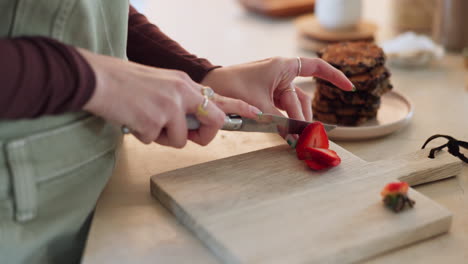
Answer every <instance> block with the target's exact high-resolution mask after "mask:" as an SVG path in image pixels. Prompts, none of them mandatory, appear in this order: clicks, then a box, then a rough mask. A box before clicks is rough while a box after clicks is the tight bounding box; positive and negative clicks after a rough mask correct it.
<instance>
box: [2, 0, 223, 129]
mask: <svg viewBox="0 0 468 264" xmlns="http://www.w3.org/2000/svg"><path fill="white" fill-rule="evenodd" d="M127 56H128V58H129V60H131V61H134V62H137V63H141V64H145V65H148V66H153V67H159V68H167V69H177V70H181V71H184V72H186V73H187V74H188V75H189V76H190V77H191V78H192V79H193V80H194V81H196V82H200V81H201V80H202V79H203V78H204V76H205V75H206V74H207V73H208V72H209V71H210V70H212V69H214V68H216V67H215V66H213V65H212V64H211V63H210V62H209V61H207V60H206V59H202V58H198V57H197V56H195V55H193V54H190V53H189V52H187V51H186V50H185V49H183V48H182V47H181V46H180V45H179V44H178V43H177V42H175V41H173V40H172V39H170V38H169V37H168V36H166V35H165V34H164V33H163V32H162V31H161V30H160V29H159V28H158V27H157V26H155V25H153V24H151V23H150V22H149V21H148V19H147V18H146V17H145V16H144V15H142V14H140V13H139V12H138V11H137V10H136V9H135V8H133V7H132V6H131V7H130V12H129V17H128V41H127ZM95 86H96V78H95V73H94V71H93V69H92V68H91V66H90V65H89V64H88V62H87V61H86V59H85V58H84V57H83V56H81V55H80V53H79V52H78V51H77V50H76V49H75V48H74V47H72V46H70V45H65V44H63V43H61V42H59V41H57V40H54V39H51V38H46V37H35V36H30V37H18V38H3V39H0V120H1V119H20V118H36V117H39V116H42V115H53V114H61V113H65V112H72V111H78V110H80V109H82V107H83V105H84V104H85V103H86V102H87V101H88V100H89V99H90V97H91V96H92V94H93V92H94V89H95V88H96V87H95Z"/></svg>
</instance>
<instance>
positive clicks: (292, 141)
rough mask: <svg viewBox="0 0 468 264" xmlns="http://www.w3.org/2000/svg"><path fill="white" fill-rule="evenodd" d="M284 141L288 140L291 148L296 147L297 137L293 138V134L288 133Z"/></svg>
mask: <svg viewBox="0 0 468 264" xmlns="http://www.w3.org/2000/svg"><path fill="white" fill-rule="evenodd" d="M286 142H288V145H289V146H291V148H296V144H297V139H296V138H294V136H293V135H291V134H288V135H287V136H286Z"/></svg>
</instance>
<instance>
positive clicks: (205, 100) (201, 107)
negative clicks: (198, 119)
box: [197, 96, 210, 116]
mask: <svg viewBox="0 0 468 264" xmlns="http://www.w3.org/2000/svg"><path fill="white" fill-rule="evenodd" d="M209 101H210V100H209V99H208V96H204V97H203V102H202V103H201V104H199V105H198V107H197V115H199V116H207V115H208V111H207V110H206V107H207V106H208V102H209Z"/></svg>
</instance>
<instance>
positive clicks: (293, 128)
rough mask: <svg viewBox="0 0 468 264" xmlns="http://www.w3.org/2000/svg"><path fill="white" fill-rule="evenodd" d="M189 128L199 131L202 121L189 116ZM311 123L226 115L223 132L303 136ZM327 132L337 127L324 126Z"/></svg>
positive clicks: (275, 116)
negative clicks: (303, 131) (303, 132)
mask: <svg viewBox="0 0 468 264" xmlns="http://www.w3.org/2000/svg"><path fill="white" fill-rule="evenodd" d="M186 119H187V127H188V129H189V130H194V129H198V128H199V127H200V121H198V120H197V118H196V117H195V116H194V115H187V116H186ZM310 124H311V123H310V122H306V121H301V120H296V119H292V118H287V117H284V116H278V115H272V114H262V115H259V116H258V118H257V119H250V118H245V117H241V116H238V115H226V118H225V119H224V126H223V128H222V130H229V131H243V132H262V133H283V132H285V133H286V134H301V133H302V130H304V128H306V127H307V126H308V125H310ZM323 126H324V128H325V131H326V132H329V131H331V130H332V129H334V128H336V126H335V125H329V124H323Z"/></svg>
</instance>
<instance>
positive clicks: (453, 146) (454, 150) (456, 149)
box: [421, 135, 468, 163]
mask: <svg viewBox="0 0 468 264" xmlns="http://www.w3.org/2000/svg"><path fill="white" fill-rule="evenodd" d="M440 137H442V138H446V139H448V142H447V143H446V144H444V145H442V146H438V147H435V148H432V149H431V152H430V153H429V156H428V157H429V158H431V159H433V158H435V153H436V152H437V151H440V150H442V149H443V148H445V147H447V148H448V152H449V153H450V154H452V155H453V156H455V157H458V158H459V159H461V160H462V161H463V162H465V163H468V158H467V157H465V155H463V153H460V147H462V148H465V149H468V142H465V141H461V140H457V139H455V138H453V137H451V136H447V135H433V136H432V137H430V138H428V139H427V140H426V142H424V145H423V146H422V148H421V149H424V148H425V147H426V145H427V144H428V143H429V142H431V141H432V140H434V139H436V138H440Z"/></svg>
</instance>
